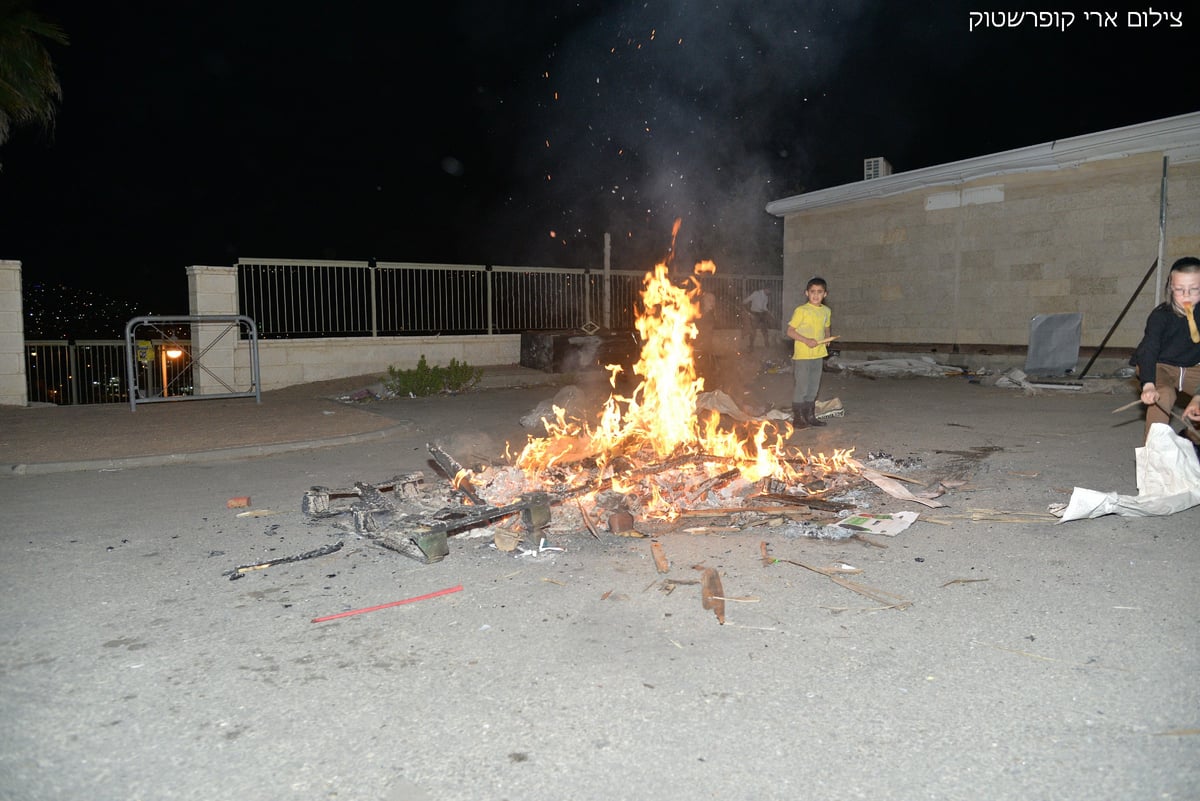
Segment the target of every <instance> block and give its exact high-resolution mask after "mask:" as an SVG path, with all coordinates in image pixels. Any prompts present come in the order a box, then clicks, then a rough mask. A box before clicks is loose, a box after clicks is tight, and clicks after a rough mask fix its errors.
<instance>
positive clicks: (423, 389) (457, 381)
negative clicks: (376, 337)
mask: <svg viewBox="0 0 1200 801" xmlns="http://www.w3.org/2000/svg"><path fill="white" fill-rule="evenodd" d="M482 376H483V368H482V367H471V366H470V365H469V364H467V363H466V362H460V361H459V360H458V359H451V360H450V366H449V367H439V366H437V365H434V366H433V367H430V366H429V362H427V361H425V355H424V354H421V359H420V360H419V361H418V362H417V366H416V367H414V368H412V369H411V370H398V369H396V367H395V366H394V365H393V366H389V367H388V374H387V377H386V378H384V379H383V386H384V387H385V388H386V389H387V390H388V392H391V393H392V394H393V395H410V396H418V397H423V396H425V395H436V394H437V393H439V392H462V391H463V390H467V389H470V388H471V387H473V386H475V385H476V384H477V383H479V379H480V378H481V377H482Z"/></svg>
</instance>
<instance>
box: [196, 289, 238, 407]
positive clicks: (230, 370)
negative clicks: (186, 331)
mask: <svg viewBox="0 0 1200 801" xmlns="http://www.w3.org/2000/svg"><path fill="white" fill-rule="evenodd" d="M187 276H188V314H190V315H192V316H200V315H207V314H237V313H238V293H237V268H236V267H208V266H191V267H188V268H187ZM238 335H239V329H238V326H237V325H232V326H231V325H230V324H229V323H196V324H193V325H192V358H193V359H195V358H197V357H199V358H200V361H201V363H202V364H203V365H204V368H203V369H201V368H200V367H195V368H193V370H192V383H193V386H194V387H195V393H196V394H197V395H219V394H224V393H226V392H244V391H246V390H247V389H248V387H239V386H238V385H237V384H236V383H235V374H236V370H235V365H236V363H237V349H238V348H237V346H238ZM206 349H207V350H206ZM201 353H203V356H200V354H201ZM222 381H223V382H224V384H222V383H221V382H222Z"/></svg>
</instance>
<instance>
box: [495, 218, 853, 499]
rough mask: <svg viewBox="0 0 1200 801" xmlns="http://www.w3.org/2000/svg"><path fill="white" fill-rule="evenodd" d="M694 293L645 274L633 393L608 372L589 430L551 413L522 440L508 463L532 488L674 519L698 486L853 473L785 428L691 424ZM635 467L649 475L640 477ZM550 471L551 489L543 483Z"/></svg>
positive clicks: (796, 481) (709, 266) (842, 455)
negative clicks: (599, 497)
mask: <svg viewBox="0 0 1200 801" xmlns="http://www.w3.org/2000/svg"><path fill="white" fill-rule="evenodd" d="M677 232H678V223H676V227H675V230H674V232H673V233H677ZM715 270H716V266H715V265H714V264H713V263H712V262H702V263H701V264H698V265H696V268H695V272H696V273H697V274H700V273H711V272H714V271H715ZM699 294H700V285H699V282H698V281H697V280H696V279H695V278H694V277H690V278H689V279H687V281H686V283H685V285H684V286H682V287H681V286H676V285H675V284H674V283H672V281H671V280H670V276H669V274H668V269H667V266H666V264H659V265H657V266H656V267H655V268H654V271H653V272H651V273H648V274H647V275H646V277H645V279H644V289H643V292H642V309H643V311H642V313H641V314H640V315H639V316H638V318H637V320H636V323H635V324H636V327H637V330H638V333H639V334H641V337H642V341H643V343H644V344H643V345H642V350H641V357H640V359H639V360H638V362H637V363H636V364H635V365H634V366H633V373H634V375H635V376H637V378H638V379H639V382H638V384H637V386H636V388H635V389H634V390H633V391H632V392H631V393H630V395H629V396H622V395H620V394H618V393H617V392H616V386H617V377H618V375H619V373H620V372H621V368H620V367H619V366H617V365H609V366H608V368H607V369H608V370H609V372H610V383H611V385H612V387H613V390H614V391H613V393H612V394H611V395H610V396H609V398H608V400H607V401H606V402H605V404H604V407H603V410H602V412H601V414H600V418H599V420H598V421H597V423H596V424H595V426H594V427H592V426H589V425H587V424H586V423H584V422H581V421H578V420H569V419H567V418H566V415H565V413H564V412H563V410H562V409H559V408H557V407H555V409H554V411H555V419H554V420H544V421H543V422H544V423H545V426H546V431H547V436H546V437H544V438H536V439H535V438H533V437H530V439H529V441H528V443H527V444H526V446H525V448H524V449H523V450H522V451H521V453H520V455H519V456H518V457H517V459H516V464H517V466H518V467H520V468H521V470H522V471H523V472H524V473H525V475H526V478H527V479H528V481H529V482H530V483H531V484H533V485H539V484H540V485H548V484H555V483H558V484H562V483H564V482H566V483H572V482H587V481H595V482H596V489H597V490H607V489H611V490H612V491H613V492H616V493H622V494H633V495H636V496H638V498H639V503H640V506H641V509H640V512H641V514H643V515H644V516H647V517H660V518H667V519H673V518H675V517H676V516H677V515H678V514H679V509H678V505H679V504H680V503H681V502H684V501H688V500H689V496H691V498H690V499H691V500H695V498H696V497H698V496H697V494H696V493H695V487H697V486H701V487H707V486H710V485H713V484H714V482H719V481H721V480H724V483H729V482H730V481H734V480H740V481H741V482H749V483H750V484H753V483H754V482H758V481H760V480H762V479H766V478H771V479H775V480H777V481H779V482H782V483H783V484H785V485H787V486H789V487H800V488H801V491H803V489H802V487H803V485H804V484H805V483H812V482H813V481H816V480H819V479H821V478H823V477H824V476H826V475H828V474H831V473H835V472H855V470H856V466H857V463H856V462H855V461H854V460H853V459H852V458H851V454H852V453H853V449H849V450H837V451H835V452H834V454H833V456H831V457H826V456H824V455H823V454H817V455H815V456H813V455H812V454H811V453H810V454H808V455H803V454H801V453H800V452H799V451H797V450H795V449H788V448H787V446H786V444H785V441H786V439H787V438H788V436H790V435H791V433H792V428H791V426H790V425H789V424H787V423H782V424H780V425H778V426H777V425H775V424H773V423H770V422H753V423H751V424H749V425H746V426H742V427H740V428H738V429H727V428H722V427H721V419H720V415H719V414H718V413H716V412H707V413H705V414H704V416H703V417H700V416H698V414H697V410H696V405H697V403H696V402H697V398H698V397H699V396H700V395H701V393H703V392H704V379H703V378H700V377H698V376H697V375H696V368H695V360H694V356H693V351H692V342H693V341H694V340H695V338H696V334H697V328H696V325H695V321H696V319H697V318H698V317H699V308H698V303H697V299H698V296H699ZM585 463H586V467H584V464H585ZM638 465H647V466H653V467H652V468H651V469H650V470H639V469H638ZM552 469H553V470H554V471H555V480H554V481H550V480H548V478H547V476H546V473H547V471H550V470H552ZM733 471H736V472H733ZM743 490H744V491H749V488H747V487H743ZM705 491H706V490H705ZM702 494H704V491H701V492H700V493H699V495H702Z"/></svg>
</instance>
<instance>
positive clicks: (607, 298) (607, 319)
mask: <svg viewBox="0 0 1200 801" xmlns="http://www.w3.org/2000/svg"><path fill="white" fill-rule="evenodd" d="M611 271H612V234H610V233H608V232H607V231H605V232H604V330H605V331H611V330H612V275H611V274H610V273H611Z"/></svg>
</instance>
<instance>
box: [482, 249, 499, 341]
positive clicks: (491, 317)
mask: <svg viewBox="0 0 1200 801" xmlns="http://www.w3.org/2000/svg"><path fill="white" fill-rule="evenodd" d="M484 276H485V278H486V280H487V284H486V287H487V288H486V293H485V294H486V297H487V332H488V336H491V335H492V334H494V333H496V329H495V323H496V317H495V313H494V312H493V310H492V265H490V264H488V265H486V266H485V267H484Z"/></svg>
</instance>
